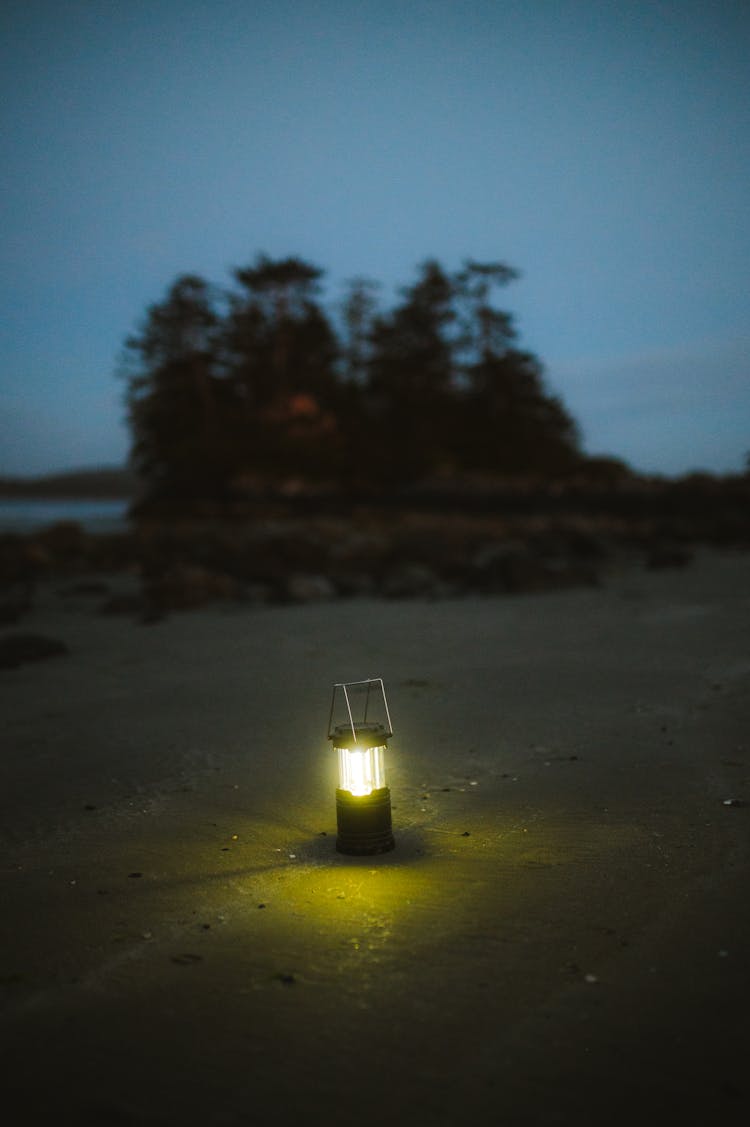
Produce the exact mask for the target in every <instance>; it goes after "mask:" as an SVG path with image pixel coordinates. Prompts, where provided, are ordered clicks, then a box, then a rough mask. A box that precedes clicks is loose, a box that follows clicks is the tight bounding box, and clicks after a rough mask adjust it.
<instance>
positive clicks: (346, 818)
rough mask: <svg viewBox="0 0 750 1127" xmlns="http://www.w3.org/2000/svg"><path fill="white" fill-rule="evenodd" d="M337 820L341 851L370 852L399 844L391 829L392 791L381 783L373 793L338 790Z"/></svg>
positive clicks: (337, 839)
mask: <svg viewBox="0 0 750 1127" xmlns="http://www.w3.org/2000/svg"><path fill="white" fill-rule="evenodd" d="M336 823H337V826H338V836H337V837H336V849H337V851H338V852H339V853H348V854H350V855H352V856H359V857H362V856H366V855H368V854H372V853H388V852H389V851H390V850H391V849H393V848H394V847H395V845H396V842H395V840H394V838H393V833H392V831H391V792H390V790H389V789H388V787H380V789H379V790H374V791H371V793H370V794H350V793H349V791H348V790H341V789H340V788H338V789H337V790H336Z"/></svg>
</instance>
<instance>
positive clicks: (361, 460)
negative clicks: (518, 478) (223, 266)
mask: <svg viewBox="0 0 750 1127" xmlns="http://www.w3.org/2000/svg"><path fill="white" fill-rule="evenodd" d="M321 276H322V272H321V271H320V270H319V269H318V268H317V267H315V266H312V265H310V264H309V263H306V262H303V261H302V260H300V259H298V258H286V259H279V260H273V259H269V258H267V257H265V256H259V257H258V258H257V259H256V261H255V263H254V265H252V266H249V267H245V268H242V269H237V270H236V271H235V272H234V283H235V286H234V288H233V289H231V290H229V291H227V292H219V291H217V290H215V289H214V288H213V287H211V286H210V285H209V284H208V283H206V282H205V281H204V280H203V279H202V278H200V277H197V276H195V275H185V276H182V277H180V278H178V279H177V280H176V281H175V282H174V283H173V285H172V286H171V288H170V289H169V291H168V293H167V295H166V297H165V299H164V301H162V302H161V303H159V304H156V305H152V306H151V307H150V308H149V309H148V311H147V314H146V318H145V321H144V323H143V325H142V327H141V328H140V331H139V332H138V333H137V334H136V335H134V336H132V337H131V338H130V339H129V340H128V341H127V343H126V356H127V360H126V365H125V376H126V379H127V384H128V389H127V404H128V413H129V421H130V425H131V429H132V433H133V450H132V459H133V464H134V466H135V468H136V470H137V472H138V474H139V475H140V476H141V477H142V479H143V480H144V482H145V484H146V487H147V490H148V495H149V496H150V497H151V498H152V499H153V498H156V499H165V500H169V499H174V500H177V499H180V500H189V499H206V500H208V499H213V500H222V499H225V498H230V497H232V496H235V495H237V494H241V493H242V492H243V490H246V489H247V488H249V487H251V486H252V485H253V484H257V483H258V482H276V483H278V482H281V481H288V480H289V479H290V478H296V479H302V480H304V481H305V482H308V483H313V482H318V483H321V482H322V483H326V484H327V485H328V486H335V487H342V488H343V487H354V486H356V487H359V488H366V489H368V488H369V489H374V490H380V491H382V490H383V489H384V488H385V489H387V488H390V487H393V486H395V485H396V484H399V485H404V484H408V483H410V482H415V481H419V480H424V479H428V478H434V477H436V476H437V477H441V478H446V477H447V478H450V477H452V476H453V477H455V476H460V475H462V474H467V473H468V474H480V475H483V476H487V477H490V478H491V477H498V476H505V475H508V474H534V475H538V476H543V477H544V476H546V477H549V476H554V475H559V474H560V473H564V472H566V471H568V470H570V469H571V468H573V467H574V466H576V465H577V464H578V463H579V462H580V460H581V455H580V453H579V449H578V435H577V430H576V426H575V423H574V421H573V420H572V419H571V417H570V416H569V415H568V414H567V412H566V410H565V408H564V407H563V405H562V404H561V403H560V401H559V400H558V399H556V398H555V397H553V396H551V395H550V394H548V393H547V391H546V390H545V387H544V383H543V378H542V368H541V365H540V363H539V361H538V360H537V359H536V357H534V356H533V355H532V354H531V353H529V352H525V351H521V350H519V349H518V348H517V347H516V346H515V338H516V333H515V329H514V326H513V319H512V317H511V315H510V314H508V313H506V312H503V311H501V310H498V309H495V308H494V306H493V305H492V303H491V291H492V288H493V287H495V286H499V285H505V284H507V283H508V282H510V281H511V280H512V279H513V278H514V277H516V273H515V271H513V270H512V269H511V268H510V267H507V266H505V265H503V264H501V263H476V262H471V261H469V262H467V263H465V264H464V266H463V268H462V269H461V270H460V271H459V272H457V273H455V274H448V273H446V272H445V270H444V269H443V267H442V266H441V265H440V263H438V262H436V261H427V262H425V263H424V264H423V265H422V266H421V267H420V268H419V271H418V274H417V279H416V281H415V282H414V284H413V285H411V286H408V287H406V288H404V289H403V290H402V291H401V295H400V300H399V301H398V303H397V304H396V305H395V307H394V308H392V309H390V310H388V311H379V310H378V307H377V302H376V298H375V286H374V284H373V283H371V282H368V281H367V280H365V279H356V280H355V281H354V282H352V283H351V284H350V289H349V294H348V297H347V300H346V302H345V303H344V307H343V327H342V331H341V333H340V334H337V332H336V331H335V330H334V327H333V324H332V320H331V318H330V317H329V316H328V315H327V314H326V312H325V311H324V308H323V307H322V305H321V303H320V300H319V296H318V295H319V287H320V279H321Z"/></svg>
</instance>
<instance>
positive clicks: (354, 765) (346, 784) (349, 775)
mask: <svg viewBox="0 0 750 1127" xmlns="http://www.w3.org/2000/svg"><path fill="white" fill-rule="evenodd" d="M384 751H385V744H383V745H382V746H380V747H367V748H361V747H340V748H339V749H338V752H339V786H340V787H341V789H342V790H348V791H349V793H350V794H353V795H356V796H361V795H366V794H371V793H372V792H373V791H374V790H380V788H381V787H384V786H385V768H384V763H383V752H384Z"/></svg>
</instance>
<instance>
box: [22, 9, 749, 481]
mask: <svg viewBox="0 0 750 1127" xmlns="http://www.w3.org/2000/svg"><path fill="white" fill-rule="evenodd" d="M749 57H750V5H749V4H747V2H746V0H703V2H694V0H681V2H660V0H645V2H641V0H491V2H490V0H359V2H358V0H296V2H293V0H128V3H127V4H123V3H121V2H119V0H3V3H2V4H1V5H0V139H1V141H0V144H1V147H0V203H1V205H2V222H0V264H1V265H2V269H1V270H0V474H3V473H5V474H40V473H44V472H48V471H55V470H60V469H67V468H71V467H80V466H93V465H101V464H107V465H111V464H118V463H122V462H124V460H125V459H126V457H127V454H128V450H129V434H128V431H127V427H126V424H125V421H124V407H123V401H122V400H123V390H124V389H123V385H122V381H118V379H117V378H116V376H115V371H116V368H117V365H118V360H119V358H120V356H121V350H122V345H123V341H124V339H125V338H126V337H127V335H128V334H129V333H130V332H132V331H133V329H134V328H136V327H137V325H138V324H139V322H140V321H141V319H142V317H143V314H144V311H145V309H146V307H147V306H148V305H149V304H151V303H152V302H155V301H159V300H161V299H162V298H163V296H164V295H165V292H166V290H167V288H168V287H169V285H170V284H171V283H172V282H173V281H174V279H175V278H176V277H177V276H178V275H179V274H182V273H197V274H201V275H203V276H204V277H205V278H207V279H208V280H209V281H212V282H215V283H217V284H219V285H226V284H229V282H230V278H231V271H232V270H233V269H234V268H236V267H238V266H245V265H248V264H250V263H251V262H252V261H253V260H254V259H255V257H256V255H257V254H258V253H260V252H264V253H266V254H269V255H271V256H272V257H275V256H279V257H282V256H287V255H296V256H299V257H302V258H304V259H306V260H308V261H310V262H312V263H314V264H315V265H317V266H320V267H322V268H323V269H324V270H325V271H326V291H325V296H326V300H327V301H329V302H330V303H331V306H332V307H333V306H335V304H336V303H337V302H339V301H340V300H341V298H342V297H343V293H344V285H345V282H346V280H347V279H350V278H352V277H355V276H367V277H370V278H373V279H375V280H377V281H379V282H380V283H382V287H383V288H382V291H381V292H382V297H383V301H384V304H385V305H386V306H387V305H389V304H391V303H392V302H393V300H394V299H395V297H396V294H397V289H398V287H400V286H403V285H408V284H410V283H411V282H412V281H413V280H414V278H415V276H416V268H417V265H418V264H419V263H420V262H422V261H424V260H425V259H426V258H428V257H429V258H437V259H438V260H439V261H440V262H441V263H442V264H443V266H444V267H445V268H446V269H447V270H456V269H458V268H460V266H461V264H462V262H463V261H464V260H465V259H466V258H474V259H477V260H480V261H502V262H506V263H508V264H509V265H511V266H514V267H516V268H517V269H518V270H519V271H520V272H521V278H520V280H519V281H517V282H514V283H513V284H512V285H511V286H509V287H508V288H507V289H505V290H503V291H501V292H500V295H499V298H500V305H501V307H502V308H505V309H507V310H509V311H510V312H512V313H513V314H514V315H515V318H516V323H517V328H518V330H519V332H520V344H521V346H522V347H524V348H526V349H528V350H530V351H532V352H534V353H535V354H536V355H537V356H538V357H539V358H540V359H541V361H542V363H543V364H544V368H545V373H546V382H547V386H548V388H549V389H550V390H551V391H554V392H555V393H556V394H559V395H560V396H561V397H562V399H563V401H564V403H565V405H566V406H567V407H568V409H569V410H570V411H571V412H572V414H573V415H574V416H575V418H576V419H577V420H578V422H579V424H580V427H581V430H582V433H583V440H584V448H585V449H586V450H587V451H588V452H589V453H592V454H607V455H612V456H615V457H619V458H623V459H625V460H626V461H627V462H629V463H630V464H631V465H632V466H633V467H634V468H636V469H638V470H641V471H644V472H648V473H659V474H667V475H676V474H682V473H686V472H690V471H693V470H701V469H702V470H709V471H711V472H718V473H724V472H738V471H740V470H742V469H743V468H744V466H745V458H746V456H747V453H748V451H750V286H749V285H748V269H749V264H750V219H749V216H748V201H750V66H748V63H747V60H748V58H749Z"/></svg>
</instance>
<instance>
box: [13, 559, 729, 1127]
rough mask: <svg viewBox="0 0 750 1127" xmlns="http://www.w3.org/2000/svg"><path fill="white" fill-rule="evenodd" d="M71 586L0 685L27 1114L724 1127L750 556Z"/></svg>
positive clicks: (16, 1092)
mask: <svg viewBox="0 0 750 1127" xmlns="http://www.w3.org/2000/svg"><path fill="white" fill-rule="evenodd" d="M64 587H65V585H64V584H62V583H54V582H48V583H46V584H45V585H44V586H43V588H42V589H41V590H40V592H39V594H38V596H37V599H36V603H35V607H34V610H33V612H32V613H31V614H30V615H29V617H28V618H27V619H26V620H25V621H24V623H23V631H24V632H34V633H39V634H43V635H45V636H49V637H52V638H55V639H59V640H61V641H63V642H64V643H65V645H66V646H67V648H68V651H69V652H68V653H67V654H66V655H62V656H58V657H54V658H51V659H50V660H47V661H43V662H36V663H29V664H24V665H21V666H20V667H19V668H16V669H7V670H2V671H0V714H1V715H2V727H3V755H2V762H1V763H0V807H1V811H2V822H1V830H0V833H1V836H2V844H3V866H2V868H3V873H2V886H3V888H2V905H3V907H2V917H1V922H0V928H1V931H2V948H1V952H0V953H1V955H2V964H1V965H0V983H1V988H2V989H1V995H2V1017H1V1019H0V1031H1V1035H2V1066H3V1091H4V1093H5V1100H6V1103H7V1105H8V1106H17V1107H18V1108H19V1112H17V1113H14V1114H15V1115H16V1117H15V1118H14V1119H13V1120H12V1122H13V1123H18V1124H24V1125H25V1124H36V1123H42V1122H44V1123H45V1124H47V1123H54V1122H70V1123H76V1124H86V1125H87V1124H97V1125H99V1124H101V1125H102V1127H107V1125H134V1127H135V1125H141V1124H143V1125H154V1127H156V1125H165V1127H166V1125H171V1124H193V1123H195V1124H206V1125H217V1127H239V1125H241V1124H242V1125H244V1124H251V1123H253V1124H255V1123H259V1124H271V1125H273V1124H278V1125H279V1127H283V1125H286V1124H290V1125H291V1124H295V1125H296V1124H300V1123H312V1124H315V1123H325V1122H330V1123H332V1124H338V1123H341V1124H343V1123H356V1124H357V1125H358V1127H374V1125H375V1124H380V1123H391V1124H397V1125H400V1124H412V1125H417V1127H420V1125H422V1124H423V1125H425V1127H428V1125H438V1127H441V1125H453V1124H461V1123H464V1122H466V1123H474V1124H477V1123H478V1124H501V1123H502V1124H509V1125H512V1127H515V1125H520V1127H523V1125H524V1124H528V1125H536V1124H567V1123H577V1124H588V1123H591V1124H594V1123H596V1124H609V1125H611V1124H620V1123H622V1124H626V1123H627V1124H632V1123H636V1122H644V1123H645V1122H649V1123H651V1122H653V1123H659V1122H661V1123H665V1122H681V1123H690V1122H706V1121H707V1120H709V1119H710V1121H716V1120H719V1119H720V1118H724V1117H729V1116H731V1117H732V1120H733V1121H739V1120H740V1119H741V1118H742V1117H743V1115H744V1114H745V1112H746V1108H747V1106H748V1101H749V1100H750V1081H748V1074H747V1048H748V1044H747V1028H748V1020H749V1018H748V1005H749V1003H750V942H749V941H750V897H749V896H748V889H749V888H750V879H749V878H750V805H749V804H748V800H750V737H749V736H748V730H749V721H750V645H749V644H748V643H749V641H750V556H749V555H748V554H747V553H741V552H729V551H727V552H719V551H708V550H705V551H699V552H698V553H697V554H696V557H695V559H694V560H693V562H692V563H691V564H690V565H689V566H686V567H683V568H679V569H672V570H654V571H649V570H646V569H645V568H643V567H632V568H631V567H623V568H620V569H619V570H618V569H613V570H612V572H611V573H610V574H608V575H607V576H606V578H605V580H604V582H603V584H602V585H601V586H600V587H598V588H585V589H580V590H567V591H560V592H549V593H545V594H533V595H525V596H518V597H487V598H481V597H474V596H472V597H466V598H460V599H459V598H455V599H446V600H443V601H433V602H428V601H417V600H410V601H403V600H391V601H389V600H375V599H353V600H348V601H336V602H331V603H326V602H322V603H319V604H311V605H305V606H270V605H261V606H252V605H248V606H238V605H236V604H222V605H219V606H216V607H209V608H204V609H201V610H198V611H195V612H192V613H182V614H173V615H171V616H169V617H167V618H165V619H164V620H162V621H158V622H154V623H151V624H149V625H146V624H143V623H141V622H133V621H131V620H129V619H124V618H120V617H107V616H103V615H100V614H97V613H96V609H95V600H93V599H92V598H91V596H87V595H86V594H85V592H84V591H83V589H82V588H81V589H80V590H79V593H77V594H76V593H71V592H70V591H68V592H66V591H65V590H64ZM13 632H17V629H16V628H14V630H13V631H11V630H10V628H8V629H6V630H3V631H2V635H3V636H5V635H8V634H10V633H13ZM365 677H383V679H384V681H385V685H386V689H387V691H388V697H389V704H390V706H391V714H392V718H393V725H394V730H395V735H394V738H393V740H392V741H391V745H390V747H389V752H388V760H387V770H388V778H389V783H390V786H391V793H392V803H393V823H394V833H395V836H396V842H397V844H396V849H395V851H394V852H392V853H390V854H387V855H384V856H381V857H363V858H352V857H344V856H341V855H339V854H337V853H336V852H335V796H334V790H335V786H336V778H335V765H334V760H333V753H332V752H331V750H330V746H329V745H328V744H327V742H326V738H325V737H326V721H327V718H328V706H329V700H330V691H331V686H332V684H333V683H334V682H338V681H348V680H356V679H359V678H365Z"/></svg>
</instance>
